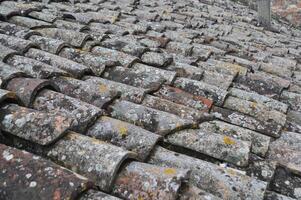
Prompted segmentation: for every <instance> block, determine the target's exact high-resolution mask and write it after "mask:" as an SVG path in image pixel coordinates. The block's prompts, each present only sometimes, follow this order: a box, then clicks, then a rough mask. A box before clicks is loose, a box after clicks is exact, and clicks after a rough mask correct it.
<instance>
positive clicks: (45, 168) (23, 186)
mask: <svg viewBox="0 0 301 200" xmlns="http://www.w3.org/2000/svg"><path fill="white" fill-rule="evenodd" d="M0 154H1V156H0V161H1V162H0V169H1V172H0V174H1V176H0V181H1V183H3V184H2V186H1V192H0V197H1V198H2V199H15V200H21V199H32V200H38V199H39V200H47V199H55V198H57V197H59V198H61V199H74V198H77V197H79V196H80V194H81V193H82V192H83V191H85V190H86V189H88V188H91V187H92V186H93V183H92V182H91V181H89V180H88V179H86V178H85V177H83V176H80V175H79V174H76V173H74V172H72V171H70V170H67V169H66V168H63V167H61V166H59V165H56V164H54V163H52V162H50V161H48V160H45V159H43V158H41V157H39V156H36V155H34V154H31V153H28V152H26V151H21V150H18V149H15V148H12V147H8V146H5V145H3V144H0Z"/></svg>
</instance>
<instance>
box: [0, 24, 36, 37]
mask: <svg viewBox="0 0 301 200" xmlns="http://www.w3.org/2000/svg"><path fill="white" fill-rule="evenodd" d="M0 29H1V30H4V32H5V34H7V35H12V36H15V37H18V38H23V39H27V38H28V37H30V36H32V35H38V33H37V32H35V31H33V30H30V29H29V28H26V27H23V26H18V25H15V24H12V23H7V22H0Z"/></svg>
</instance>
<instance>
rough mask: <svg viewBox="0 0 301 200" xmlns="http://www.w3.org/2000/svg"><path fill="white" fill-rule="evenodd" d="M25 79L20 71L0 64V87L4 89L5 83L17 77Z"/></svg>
mask: <svg viewBox="0 0 301 200" xmlns="http://www.w3.org/2000/svg"><path fill="white" fill-rule="evenodd" d="M22 76H23V77H25V76H26V75H25V73H23V72H22V71H20V70H17V69H15V68H14V67H12V66H9V65H7V64H5V63H3V62H0V87H1V88H2V87H3V88H4V87H6V85H7V83H8V82H9V81H10V80H11V79H13V78H17V77H22Z"/></svg>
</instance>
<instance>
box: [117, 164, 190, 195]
mask: <svg viewBox="0 0 301 200" xmlns="http://www.w3.org/2000/svg"><path fill="white" fill-rule="evenodd" d="M188 173H189V170H185V169H174V168H165V167H158V166H154V165H150V164H146V163H139V162H131V163H129V164H127V165H126V166H125V167H124V168H123V169H122V170H121V172H120V174H119V175H118V176H117V178H116V182H115V185H114V187H113V193H114V194H116V195H117V196H120V197H122V198H125V199H133V200H134V199H149V200H150V199H166V200H172V199H176V197H177V193H178V191H179V189H180V186H181V183H182V181H184V180H185V179H187V177H188Z"/></svg>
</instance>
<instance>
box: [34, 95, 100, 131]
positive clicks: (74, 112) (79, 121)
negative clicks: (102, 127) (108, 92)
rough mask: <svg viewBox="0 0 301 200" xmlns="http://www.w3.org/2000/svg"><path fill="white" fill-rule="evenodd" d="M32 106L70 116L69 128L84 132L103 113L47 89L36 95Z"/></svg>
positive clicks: (94, 107) (79, 101) (89, 105)
mask: <svg viewBox="0 0 301 200" xmlns="http://www.w3.org/2000/svg"><path fill="white" fill-rule="evenodd" d="M33 108H35V109H37V110H40V111H44V112H48V113H54V114H58V115H62V116H65V117H69V118H71V119H72V125H71V127H70V129H71V130H73V131H76V132H80V133H84V132H85V131H86V129H87V128H88V127H89V126H90V125H91V124H93V123H94V122H95V121H96V119H97V118H98V117H99V116H100V115H101V114H103V111H102V110H101V109H100V108H97V107H96V106H93V105H91V104H88V103H85V102H83V101H81V100H78V99H75V98H72V97H69V96H67V95H64V94H61V93H58V92H54V91H51V90H47V89H45V90H42V91H41V92H40V93H39V94H38V95H37V96H36V98H35V100H34V102H33Z"/></svg>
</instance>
